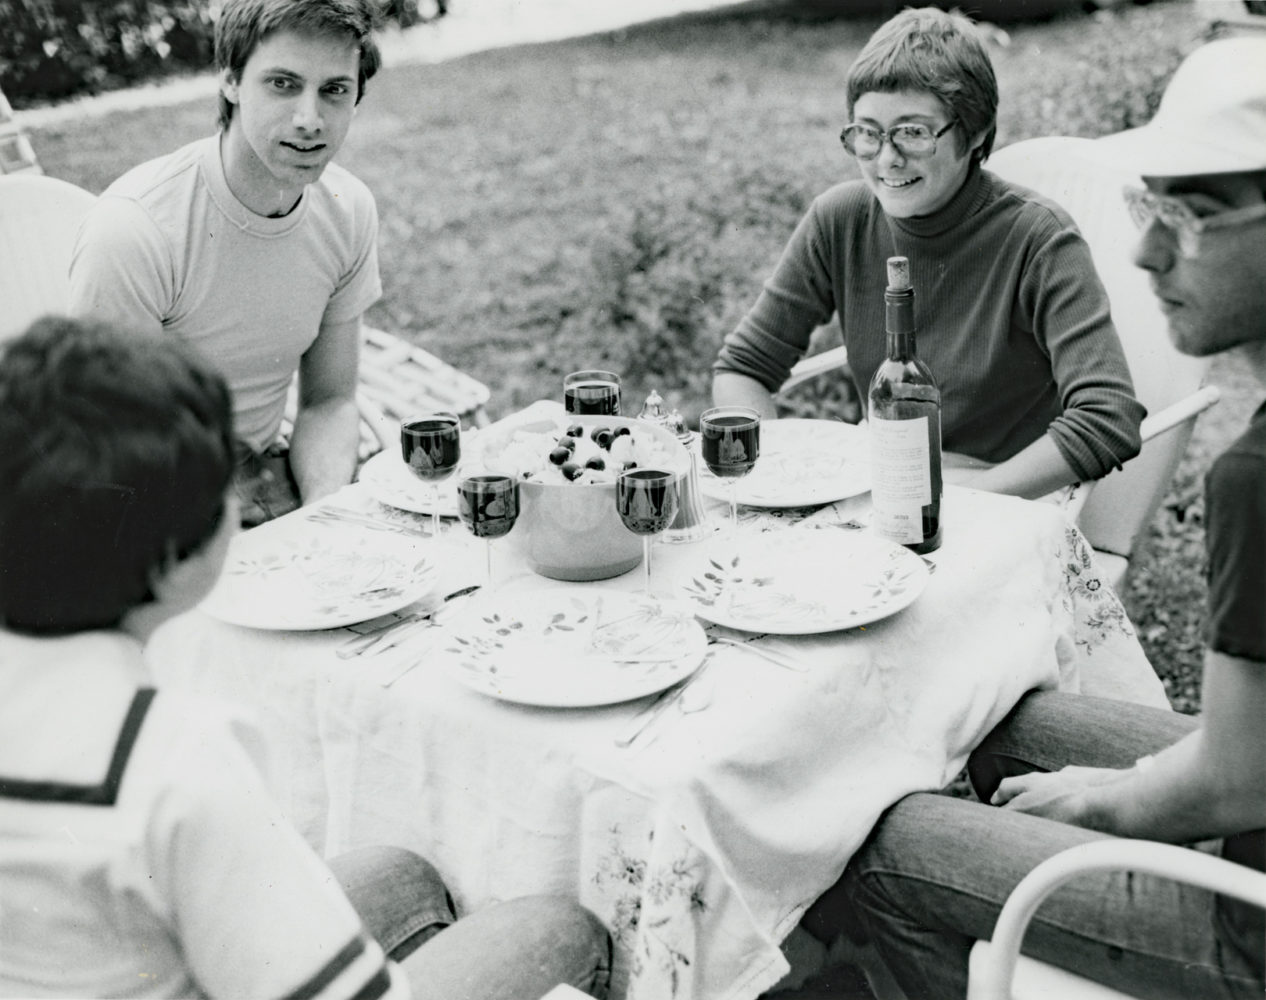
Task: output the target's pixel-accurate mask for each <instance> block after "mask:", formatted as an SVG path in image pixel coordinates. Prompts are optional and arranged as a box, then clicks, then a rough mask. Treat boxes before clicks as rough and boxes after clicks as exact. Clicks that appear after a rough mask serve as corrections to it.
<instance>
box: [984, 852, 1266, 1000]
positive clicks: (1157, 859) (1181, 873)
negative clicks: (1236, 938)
mask: <svg viewBox="0 0 1266 1000" xmlns="http://www.w3.org/2000/svg"><path fill="white" fill-rule="evenodd" d="M1095 871H1134V872H1142V873H1144V874H1147V875H1156V876H1159V877H1162V878H1171V879H1174V880H1175V881H1178V882H1186V883H1188V884H1190V885H1195V886H1199V887H1201V888H1204V889H1208V890H1210V891H1212V892H1217V893H1221V894H1222V895H1224V896H1232V897H1234V898H1236V899H1241V900H1243V901H1244V902H1247V903H1253V904H1255V905H1257V906H1261V907H1263V908H1266V874H1264V873H1262V872H1258V871H1254V870H1253V869H1251V868H1246V867H1244V866H1243V865H1237V864H1234V863H1232V862H1230V861H1225V860H1223V859H1222V858H1218V857H1214V856H1213V855H1209V854H1202V853H1200V852H1199V851H1195V850H1192V849H1190V848H1187V847H1176V846H1174V845H1173V844H1160V843H1155V842H1153V841H1147V840H1133V839H1124V838H1114V839H1110V840H1095V841H1091V842H1090V843H1088V844H1078V845H1077V846H1076V847H1071V848H1069V849H1068V850H1066V851H1061V852H1060V853H1059V854H1056V855H1055V856H1054V857H1050V858H1047V859H1046V860H1045V861H1043V862H1042V863H1041V864H1040V865H1038V866H1037V867H1036V868H1034V869H1033V870H1032V871H1031V872H1029V874H1028V875H1026V876H1025V877H1024V878H1023V879H1021V880H1020V882H1019V884H1018V885H1016V887H1015V888H1014V889H1013V890H1012V892H1011V895H1010V896H1009V897H1008V898H1007V901H1006V903H1005V904H1004V905H1003V907H1002V911H1001V912H1000V913H999V914H998V921H997V923H996V924H995V925H994V931H993V940H992V942H991V945H990V948H989V950H988V954H987V957H986V959H985V960H984V961H981V962H980V963H979V964H978V966H977V967H975V968H974V969H973V970H972V971H973V975H972V977H971V978H970V980H969V982H968V986H967V997H968V1000H1003V998H1005V1000H1010V997H1011V983H1012V979H1013V977H1014V975H1015V967H1016V959H1017V957H1018V956H1019V952H1020V942H1021V940H1022V939H1023V938H1024V932H1025V930H1026V929H1027V928H1028V925H1029V921H1030V920H1032V919H1033V914H1034V913H1035V912H1037V908H1038V906H1040V905H1041V903H1042V901H1043V900H1044V899H1046V897H1047V896H1049V895H1050V894H1051V893H1052V892H1053V891H1054V890H1055V889H1057V888H1059V887H1060V886H1061V885H1063V884H1064V883H1065V882H1068V881H1070V880H1071V879H1073V878H1076V877H1077V876H1078V875H1081V874H1084V873H1086V872H1095Z"/></svg>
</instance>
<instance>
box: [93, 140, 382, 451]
mask: <svg viewBox="0 0 1266 1000" xmlns="http://www.w3.org/2000/svg"><path fill="white" fill-rule="evenodd" d="M377 240H378V215H377V209H376V207H375V205H374V199H373V196H372V195H371V194H370V192H369V189H368V188H367V187H365V185H364V184H362V183H361V182H360V181H359V180H357V179H356V178H355V177H354V176H353V175H352V174H350V173H349V172H348V171H346V170H344V169H343V168H342V167H340V166H338V165H337V164H330V165H329V166H328V167H326V169H325V171H324V172H323V173H322V175H321V178H320V179H319V180H317V181H315V182H314V183H312V184H309V185H308V186H307V187H306V188H305V189H304V193H303V197H302V198H301V199H300V201H299V204H298V205H297V206H296V207H295V209H294V210H293V211H291V212H290V213H289V214H288V215H286V216H285V217H283V218H276V219H274V218H267V217H265V216H262V215H257V214H256V213H254V212H252V211H250V210H249V209H248V208H246V206H244V205H243V204H242V203H241V202H239V201H238V200H237V198H236V197H235V196H234V195H233V192H232V191H231V190H230V188H229V185H228V181H227V180H226V178H225V175H224V167H223V164H222V163H221V160H220V143H219V136H212V137H209V138H206V139H202V140H200V141H198V142H194V143H191V144H190V145H188V146H185V147H183V148H182V149H179V150H177V151H176V152H174V153H172V154H170V155H168V156H164V157H160V158H159V159H157V160H151V161H150V162H148V163H144V164H141V165H140V166H138V167H135V168H133V169H132V170H130V171H128V172H127V173H126V174H124V175H123V176H122V177H120V178H119V179H118V180H117V181H115V182H114V183H113V184H111V185H110V186H109V187H108V188H107V189H106V190H105V192H104V193H103V194H102V195H101V197H100V198H99V199H98V201H97V204H96V205H95V206H94V207H93V209H92V210H91V211H90V212H89V214H88V217H87V219H86V220H85V222H84V224H83V227H82V228H81V230H80V233H79V238H78V240H77V243H76V247H75V250H74V254H73V257H72V260H71V267H70V281H71V303H70V309H71V312H72V314H74V315H78V316H88V317H91V318H94V319H100V320H107V321H111V322H114V323H117V324H119V325H121V326H122V327H123V328H124V329H126V328H128V327H129V326H132V327H135V326H136V325H137V324H141V325H143V326H145V327H148V328H150V329H155V330H156V329H158V328H159V326H160V325H161V329H163V330H164V331H166V332H168V333H170V334H171V335H173V336H177V337H180V338H181V339H183V340H185V341H186V342H188V343H190V344H192V345H194V346H195V347H197V348H199V349H200V350H201V351H202V352H203V353H204V354H205V355H206V356H207V357H208V358H209V359H210V360H211V361H213V362H214V363H215V364H216V365H218V366H219V368H220V370H221V372H222V373H223V374H224V376H225V379H226V380H227V381H228V384H229V388H230V389H231V390H232V393H233V416H234V423H235V426H236V431H237V436H238V438H239V439H240V440H242V441H243V442H245V443H246V444H247V445H248V446H249V447H250V448H251V449H252V450H254V451H256V452H261V451H263V450H264V449H265V448H267V447H268V446H269V445H270V444H272V442H273V441H274V440H275V438H276V436H277V432H278V430H279V428H280V426H281V422H282V417H283V415H284V412H285V406H286V397H287V393H288V391H289V388H290V383H291V381H292V380H293V378H294V375H295V372H296V371H297V370H298V367H299V361H300V359H301V358H302V357H303V354H304V352H305V351H307V349H308V348H309V347H310V346H311V345H312V342H313V341H314V340H315V339H316V336H317V333H318V331H319V330H320V328H321V325H322V324H323V323H337V322H344V321H347V320H351V319H354V318H356V317H358V316H360V315H361V314H362V313H364V312H365V310H366V309H368V308H369V307H370V306H371V305H372V304H373V303H374V302H375V301H376V300H377V299H378V297H379V296H380V295H381V294H382V284H381V279H380V277H379V273H378V250H377Z"/></svg>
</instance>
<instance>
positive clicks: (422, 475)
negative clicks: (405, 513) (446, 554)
mask: <svg viewBox="0 0 1266 1000" xmlns="http://www.w3.org/2000/svg"><path fill="white" fill-rule="evenodd" d="M400 454H401V456H402V457H403V458H404V463H405V465H407V466H408V467H409V471H410V472H412V473H413V474H414V475H415V476H417V477H418V479H420V480H422V482H424V483H426V484H427V485H429V486H430V487H431V537H432V538H439V534H440V491H439V485H440V483H442V482H443V481H444V480H446V479H447V478H448V477H449V476H451V475H452V474H453V471H454V470H455V469H456V468H457V463H458V461H459V460H460V459H461V456H462V438H461V421H460V419H459V418H458V416H457V414H456V413H449V412H447V411H439V412H436V413H424V414H421V415H420V416H417V417H410V418H409V419H407V420H404V421H403V422H402V423H401V424H400Z"/></svg>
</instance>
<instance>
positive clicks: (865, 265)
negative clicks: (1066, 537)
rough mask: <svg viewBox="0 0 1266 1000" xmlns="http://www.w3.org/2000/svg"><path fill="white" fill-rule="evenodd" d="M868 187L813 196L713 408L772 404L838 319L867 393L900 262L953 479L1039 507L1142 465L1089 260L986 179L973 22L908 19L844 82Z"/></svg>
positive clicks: (908, 15)
mask: <svg viewBox="0 0 1266 1000" xmlns="http://www.w3.org/2000/svg"><path fill="white" fill-rule="evenodd" d="M847 101H848V108H849V112H850V117H851V121H850V124H849V125H847V126H846V127H845V128H844V130H843V132H842V134H841V136H840V139H841V141H842V142H843V145H844V148H845V150H846V151H847V152H848V153H849V154H850V155H851V156H853V157H854V158H855V159H856V161H857V164H858V167H859V168H860V170H861V175H862V176H861V180H860V181H849V182H845V183H843V184H839V185H837V186H836V187H833V188H831V189H830V190H829V191H827V192H826V193H825V194H822V195H821V196H819V197H818V198H817V199H816V200H815V201H814V203H813V205H812V207H811V208H810V209H809V212H808V214H807V215H806V216H805V217H804V218H803V219H802V220H801V222H800V224H799V226H798V227H797V228H796V231H795V233H794V234H793V235H792V237H791V241H790V242H789V243H788V245H787V248H786V250H785V251H784V252H783V256H782V260H781V261H780V262H779V263H778V266H777V269H776V270H775V271H774V274H773V276H772V277H771V278H770V279H769V280H768V281H767V282H766V284H765V287H764V289H763V290H762V292H761V294H760V296H759V297H758V299H757V300H756V304H755V305H754V306H753V307H752V309H751V310H750V311H749V312H748V314H747V315H746V316H745V317H744V318H743V320H742V322H741V323H740V324H739V326H738V327H737V329H735V330H734V332H733V333H731V334H730V335H729V336H728V337H727V338H726V340H725V343H724V345H723V347H722V349H721V352H720V355H719V356H718V358H717V361H716V363H715V365H714V380H713V398H714V401H715V402H716V403H717V404H744V405H748V406H754V407H756V408H757V409H758V410H760V412H761V413H762V414H763V415H765V416H769V417H773V416H775V415H776V414H775V409H774V402H773V393H775V392H777V390H778V388H779V387H780V386H781V385H782V383H783V382H784V381H785V380H786V378H787V376H788V374H789V372H790V370H791V366H792V365H793V364H795V362H796V361H797V360H799V359H800V357H801V356H802V355H803V354H804V351H805V349H806V347H807V346H808V343H809V337H810V334H811V333H812V332H813V331H814V329H816V328H817V327H818V326H820V325H822V324H823V323H825V322H827V320H828V319H829V318H830V317H831V315H832V314H833V313H838V315H839V322H840V327H841V329H842V331H843V335H844V343H845V345H846V346H847V348H848V360H849V367H850V368H851V370H852V376H853V379H854V381H855V382H856V384H857V386H858V388H859V389H860V390H861V395H862V396H863V397H864V396H865V390H866V387H867V386H868V385H869V383H870V378H871V375H872V374H873V373H874V371H875V369H876V368H877V367H878V365H879V363H880V362H881V361H882V360H883V357H884V316H883V309H884V295H883V293H884V287H885V284H886V262H887V259H888V258H889V257H891V256H894V255H901V256H905V257H908V258H909V259H910V267H911V278H912V283H913V285H914V287H915V288H916V290H917V292H918V299H917V300H916V310H917V312H916V320H917V323H918V345H919V346H918V349H919V355H920V357H922V358H923V359H924V360H925V361H926V362H927V364H928V366H929V367H930V368H931V370H932V373H933V374H934V375H935V376H936V379H937V382H938V384H939V385H940V388H941V396H942V414H941V430H942V443H943V447H944V449H945V453H946V456H945V466H946V478H947V480H949V481H952V482H959V483H966V484H970V485H972V486H974V487H977V488H980V489H988V490H993V491H995V492H1000V493H1013V494H1016V495H1019V496H1025V497H1037V496H1042V495H1044V494H1046V493H1049V492H1050V491H1052V490H1054V489H1057V488H1059V487H1061V486H1065V485H1067V484H1069V483H1073V482H1078V481H1089V480H1093V479H1098V478H1100V477H1102V476H1104V475H1106V474H1107V473H1108V472H1110V471H1112V470H1113V469H1115V468H1119V467H1120V465H1121V464H1122V463H1123V462H1125V461H1126V460H1128V459H1130V458H1132V457H1133V456H1134V455H1136V454H1137V453H1138V450H1139V445H1140V441H1139V422H1140V421H1141V420H1142V418H1143V414H1144V409H1143V406H1142V404H1140V403H1139V402H1138V400H1137V399H1135V398H1134V390H1133V385H1132V383H1131V381H1130V374H1129V369H1128V367H1127V366H1126V361H1125V355H1124V353H1123V351H1122V349H1121V344H1120V341H1119V339H1118V337H1117V334H1116V331H1115V329H1114V328H1113V326H1112V323H1111V320H1110V319H1109V316H1108V299H1107V295H1106V293H1105V292H1104V290H1103V286H1102V284H1101V283H1100V281H1099V278H1098V275H1097V274H1096V273H1095V270H1094V265H1093V263H1092V261H1091V256H1090V250H1089V248H1088V247H1087V246H1086V244H1085V242H1084V241H1083V240H1082V238H1081V236H1080V235H1079V234H1078V232H1077V230H1076V228H1075V226H1074V225H1073V222H1072V220H1071V219H1070V218H1069V216H1068V215H1067V213H1065V212H1064V211H1063V210H1062V209H1061V208H1059V207H1058V206H1057V205H1055V204H1054V203H1052V202H1050V201H1049V200H1047V199H1044V198H1042V197H1040V196H1038V195H1036V194H1034V193H1033V192H1030V191H1028V190H1026V189H1023V188H1019V187H1016V186H1015V185H1012V184H1009V183H1006V182H1005V181H1003V180H1002V179H1000V178H998V177H996V176H994V175H993V174H991V173H989V172H988V171H987V170H984V169H983V168H982V163H983V162H984V159H985V157H986V156H988V154H989V151H990V150H991V149H992V147H993V140H994V134H995V131H996V125H995V122H996V113H997V105H998V89H997V83H996V81H995V78H994V72H993V66H992V64H991V63H990V60H989V56H988V53H987V52H986V51H985V49H984V45H983V43H982V41H981V40H980V38H979V37H978V36H977V34H976V31H975V28H974V27H973V25H972V24H971V22H970V21H968V20H967V19H966V18H965V17H963V16H962V15H959V14H951V13H946V12H944V11H941V10H939V9H935V8H920V9H911V10H905V11H903V12H902V13H900V14H898V15H897V16H896V17H894V18H892V19H891V20H890V21H888V22H886V23H885V24H884V25H882V26H881V27H880V28H879V30H878V31H876V32H875V34H874V35H873V36H871V39H870V41H869V42H868V43H867V44H866V47H865V48H864V49H863V50H862V52H861V54H860V55H859V56H858V58H857V60H856V62H854V63H853V65H852V67H851V68H850V70H849V74H848V79H847Z"/></svg>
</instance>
